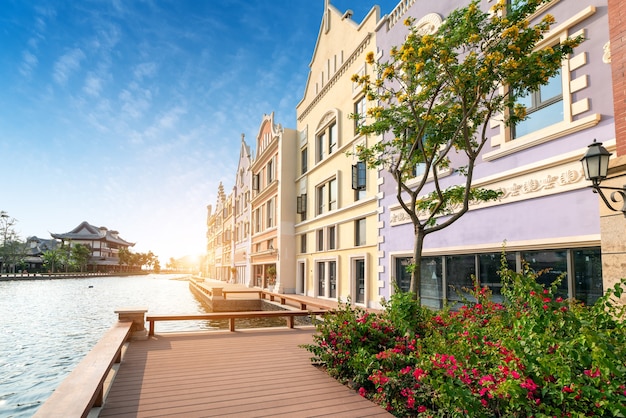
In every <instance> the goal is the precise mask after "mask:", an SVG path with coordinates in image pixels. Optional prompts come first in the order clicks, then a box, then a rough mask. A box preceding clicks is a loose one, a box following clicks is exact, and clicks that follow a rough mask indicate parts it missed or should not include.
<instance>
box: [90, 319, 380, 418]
mask: <svg viewBox="0 0 626 418" xmlns="http://www.w3.org/2000/svg"><path fill="white" fill-rule="evenodd" d="M313 332H314V329H313V328H312V327H307V328H295V329H288V328H276V329H263V330H246V331H237V332H234V333H232V332H217V331H212V332H208V333H207V332H198V333H177V334H159V335H156V336H154V337H151V338H150V339H148V340H147V341H133V342H132V343H131V344H130V345H129V347H128V349H127V352H126V353H125V356H124V360H123V362H122V364H121V366H120V369H119V370H118V372H117V375H116V377H115V380H114V382H113V385H112V387H111V389H110V391H109V394H108V397H107V399H106V403H105V405H104V407H103V408H102V410H101V411H100V417H189V418H191V417H389V416H391V415H390V414H389V413H387V412H386V411H385V410H384V409H382V408H380V407H379V406H377V405H375V404H373V403H371V402H370V401H368V400H366V399H365V398H362V397H361V396H359V395H358V394H357V393H355V392H354V391H352V390H350V389H348V388H347V387H345V386H343V385H341V384H340V383H338V382H336V381H335V380H334V379H332V378H330V377H329V376H328V375H327V374H326V373H325V372H323V371H321V370H319V369H317V368H316V367H314V366H313V365H311V362H310V357H311V354H310V353H309V352H308V351H306V350H304V349H302V348H300V347H298V346H299V345H300V344H307V343H311V342H312V341H313V339H312V336H313Z"/></svg>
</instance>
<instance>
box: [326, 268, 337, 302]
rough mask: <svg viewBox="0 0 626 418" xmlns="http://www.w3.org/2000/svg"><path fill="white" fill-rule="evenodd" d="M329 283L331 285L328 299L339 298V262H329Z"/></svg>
mask: <svg viewBox="0 0 626 418" xmlns="http://www.w3.org/2000/svg"><path fill="white" fill-rule="evenodd" d="M328 281H329V284H330V286H329V287H330V289H329V290H330V292H329V295H328V297H331V298H333V299H334V298H336V297H337V262H336V261H329V262H328Z"/></svg>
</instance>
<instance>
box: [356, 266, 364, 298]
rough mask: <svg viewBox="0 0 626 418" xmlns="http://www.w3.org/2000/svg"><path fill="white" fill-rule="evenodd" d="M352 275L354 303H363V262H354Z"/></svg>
mask: <svg viewBox="0 0 626 418" xmlns="http://www.w3.org/2000/svg"><path fill="white" fill-rule="evenodd" d="M354 270H355V271H354V273H355V278H356V280H355V281H356V297H355V298H354V301H355V302H356V303H365V260H363V259H358V260H355V261H354Z"/></svg>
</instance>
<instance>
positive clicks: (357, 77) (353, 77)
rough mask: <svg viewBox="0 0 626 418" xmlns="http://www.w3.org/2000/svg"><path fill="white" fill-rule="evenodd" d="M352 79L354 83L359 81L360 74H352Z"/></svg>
mask: <svg viewBox="0 0 626 418" xmlns="http://www.w3.org/2000/svg"><path fill="white" fill-rule="evenodd" d="M350 81H352V82H353V83H357V82H358V81H359V75H358V74H352V77H350Z"/></svg>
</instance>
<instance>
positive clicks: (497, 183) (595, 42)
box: [370, 0, 626, 308]
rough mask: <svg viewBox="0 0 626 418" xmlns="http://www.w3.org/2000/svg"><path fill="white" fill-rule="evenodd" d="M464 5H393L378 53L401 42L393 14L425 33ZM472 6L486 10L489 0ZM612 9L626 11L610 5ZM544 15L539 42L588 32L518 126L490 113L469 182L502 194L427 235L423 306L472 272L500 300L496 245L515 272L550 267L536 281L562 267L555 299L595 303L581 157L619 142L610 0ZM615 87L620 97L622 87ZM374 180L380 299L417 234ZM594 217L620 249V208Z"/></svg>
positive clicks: (593, 210)
mask: <svg viewBox="0 0 626 418" xmlns="http://www.w3.org/2000/svg"><path fill="white" fill-rule="evenodd" d="M468 3H469V2H468V1H462V0H456V1H441V2H423V1H416V0H405V1H401V2H400V3H399V4H398V6H397V7H396V9H395V10H394V11H393V12H392V13H391V14H390V15H389V16H386V17H385V18H383V21H382V22H381V24H380V25H379V27H378V30H377V33H376V41H377V45H378V50H379V51H380V55H378V57H377V58H378V59H379V60H381V61H382V62H384V61H387V60H388V59H389V51H390V50H391V47H392V46H394V45H400V44H402V42H403V41H404V39H405V37H406V35H407V33H408V29H407V28H406V27H405V26H404V25H403V24H402V22H403V21H404V20H405V19H406V18H407V17H409V16H410V17H412V18H414V19H415V22H416V24H417V25H418V26H420V27H421V28H422V30H424V31H431V30H436V28H437V27H438V25H440V24H441V22H442V20H443V19H445V18H446V15H448V14H449V13H450V12H451V11H452V9H454V8H457V7H462V6H465V5H467V4H468ZM481 4H482V6H484V7H490V6H492V5H493V4H494V2H493V1H483V2H482V3H481ZM613 5H614V6H615V7H619V8H621V9H622V10H626V9H625V8H624V6H622V5H621V3H620V2H619V1H615V2H614V3H613ZM545 13H550V14H551V15H553V16H554V17H555V19H556V22H555V23H554V24H553V26H552V28H551V30H550V32H549V33H548V34H547V36H546V37H545V39H544V41H543V42H542V43H541V45H540V46H541V47H549V46H551V45H554V44H556V43H558V42H559V41H560V40H562V39H564V38H565V37H567V36H577V35H579V34H582V35H584V36H585V38H586V40H585V42H583V43H582V44H581V45H580V46H579V47H577V48H576V49H575V51H574V53H573V54H571V55H570V56H569V57H568V58H567V59H566V60H564V62H563V64H562V69H561V72H560V74H558V76H555V77H553V78H552V79H550V80H549V84H548V86H546V87H544V88H542V89H541V91H540V93H539V94H535V95H533V96H532V97H529V98H528V99H529V102H528V103H527V111H528V114H529V116H530V118H529V120H528V121H527V122H523V123H521V124H518V125H517V126H514V127H507V126H505V125H504V124H503V123H502V121H501V120H498V118H494V119H493V120H492V122H491V125H490V128H491V129H490V132H489V135H490V141H489V142H488V144H487V146H486V148H485V149H484V151H483V153H482V155H481V156H480V157H479V159H478V160H477V164H476V167H475V175H474V179H475V181H474V184H475V185H477V186H480V187H484V188H490V189H499V190H502V191H503V196H502V198H501V199H500V200H498V201H497V202H490V203H489V204H481V205H474V206H472V207H471V209H470V211H469V212H468V213H466V214H465V215H464V216H463V217H461V218H460V219H459V220H458V221H457V222H456V223H454V224H452V225H451V226H449V227H448V228H446V229H444V230H441V231H439V232H436V233H434V234H431V235H429V236H427V238H426V240H425V242H424V251H423V255H424V257H425V259H424V262H423V267H422V284H421V289H420V293H421V295H422V301H423V303H424V304H425V305H427V306H432V307H435V308H439V307H441V306H442V304H443V302H444V301H455V300H459V295H458V294H457V293H456V292H454V291H452V290H451V286H454V287H456V288H457V289H459V288H461V287H462V286H470V285H471V284H472V281H471V280H472V279H471V277H472V275H475V276H476V277H477V278H478V279H479V281H480V283H481V284H483V285H490V286H491V287H492V289H493V291H494V294H495V295H496V296H497V294H498V293H499V287H500V281H499V277H498V275H497V274H496V271H497V269H498V267H499V265H500V253H501V251H502V248H503V244H504V243H505V245H506V251H507V259H508V262H509V265H510V266H511V267H516V268H518V269H519V268H520V267H521V263H522V260H525V261H526V262H528V263H529V264H530V266H531V267H532V268H534V269H535V270H541V269H544V268H550V269H552V270H551V271H550V272H548V273H546V274H544V275H543V276H541V278H542V280H543V281H544V282H549V281H552V280H553V279H555V278H556V277H557V276H559V275H560V274H561V273H566V276H565V278H564V279H563V282H562V283H561V285H560V288H559V292H560V293H561V294H563V295H566V296H570V297H574V298H577V299H580V300H582V301H584V302H586V303H593V302H594V301H595V300H596V299H597V297H598V296H599V295H601V294H602V293H603V289H606V286H607V283H605V284H604V286H603V281H602V270H603V266H604V268H606V266H607V262H606V260H607V259H605V263H604V265H603V264H602V262H601V251H600V245H601V228H600V211H599V205H598V201H597V198H596V197H594V195H593V194H592V193H591V191H590V190H589V188H588V187H587V186H588V184H589V183H588V182H587V181H586V180H585V178H584V175H583V171H582V167H581V164H580V161H579V160H580V158H581V157H582V155H583V154H584V153H585V151H586V149H587V145H589V143H591V142H592V141H593V139H594V138H597V139H598V140H599V141H602V142H603V143H604V145H605V146H606V147H607V148H608V149H609V150H610V151H615V148H616V140H615V119H614V117H613V103H612V102H611V97H612V85H611V67H610V65H609V64H608V63H607V60H606V54H605V50H604V48H603V47H604V46H605V45H606V43H607V42H608V40H609V30H608V13H607V1H606V0H584V1H578V0H561V1H557V0H554V1H551V2H548V3H546V4H545V5H544V6H542V8H541V10H540V11H539V13H538V16H541V15H543V14H545ZM621 31H622V33H623V27H622V28H621ZM616 38H619V36H618V35H616ZM370 49H371V50H374V48H372V47H370ZM622 63H623V61H622ZM620 68H621V67H620ZM620 71H622V73H623V69H622V70H620ZM622 73H620V74H622ZM621 77H623V75H622V76H621ZM622 80H623V79H622ZM620 92H621V93H620V94H621V96H620V97H621V98H620V99H619V100H621V102H623V94H624V93H623V88H622V89H621V90H620ZM541 93H543V96H542V95H541ZM546 96H547V97H546ZM616 100H617V99H616ZM616 103H617V102H616ZM621 106H622V108H623V103H622V104H621ZM622 119H623V118H622ZM624 149H626V147H625V148H624ZM622 152H623V150H622ZM455 164H456V165H455ZM459 164H460V162H459V161H452V164H451V168H452V169H453V170H451V172H450V175H449V176H448V177H447V179H446V180H447V184H450V185H452V184H458V183H460V181H461V180H460V179H459V177H458V176H457V175H456V174H455V173H454V168H457V167H458V165H459ZM416 175H417V173H416ZM416 181H417V179H416ZM378 183H379V196H380V200H379V208H380V216H379V219H378V225H379V232H378V235H379V236H380V237H381V239H380V240H379V244H378V250H379V251H378V260H377V264H378V266H379V282H380V283H381V287H380V289H379V290H380V296H384V297H388V296H389V295H390V294H391V293H392V292H393V286H392V282H394V281H395V282H396V283H397V284H398V285H399V286H400V288H403V289H406V288H408V285H409V280H410V276H409V273H408V272H407V270H406V268H405V267H406V265H407V264H409V263H410V262H411V260H412V254H413V244H414V243H413V237H414V234H413V228H412V223H411V222H410V220H409V219H408V217H407V216H405V214H404V212H403V210H402V208H401V207H400V206H399V204H398V202H397V198H396V194H397V189H396V183H395V181H394V180H393V178H392V177H391V176H390V175H389V174H388V173H387V172H386V171H384V170H382V171H380V179H379V181H378ZM622 183H623V181H622ZM620 185H621V183H620ZM428 191H430V190H426V192H428ZM603 222H606V227H603V230H602V232H603V233H604V232H605V229H607V230H610V229H612V228H615V229H616V230H619V231H620V233H618V234H617V235H618V236H619V237H620V239H619V243H617V242H616V243H615V244H616V245H618V244H619V246H620V247H621V248H622V249H623V245H622V244H621V241H622V240H621V236H622V235H621V231H623V230H624V219H623V216H621V218H620V219H619V225H617V222H618V221H617V217H616V218H615V219H610V220H609V219H608V218H603ZM603 240H604V239H603ZM602 244H603V245H604V241H603V242H602ZM622 254H623V250H622ZM605 257H606V255H605ZM611 263H615V265H620V266H621V265H622V264H621V263H618V262H617V261H611ZM619 274H623V268H621V269H620V271H619ZM620 277H621V276H620Z"/></svg>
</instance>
